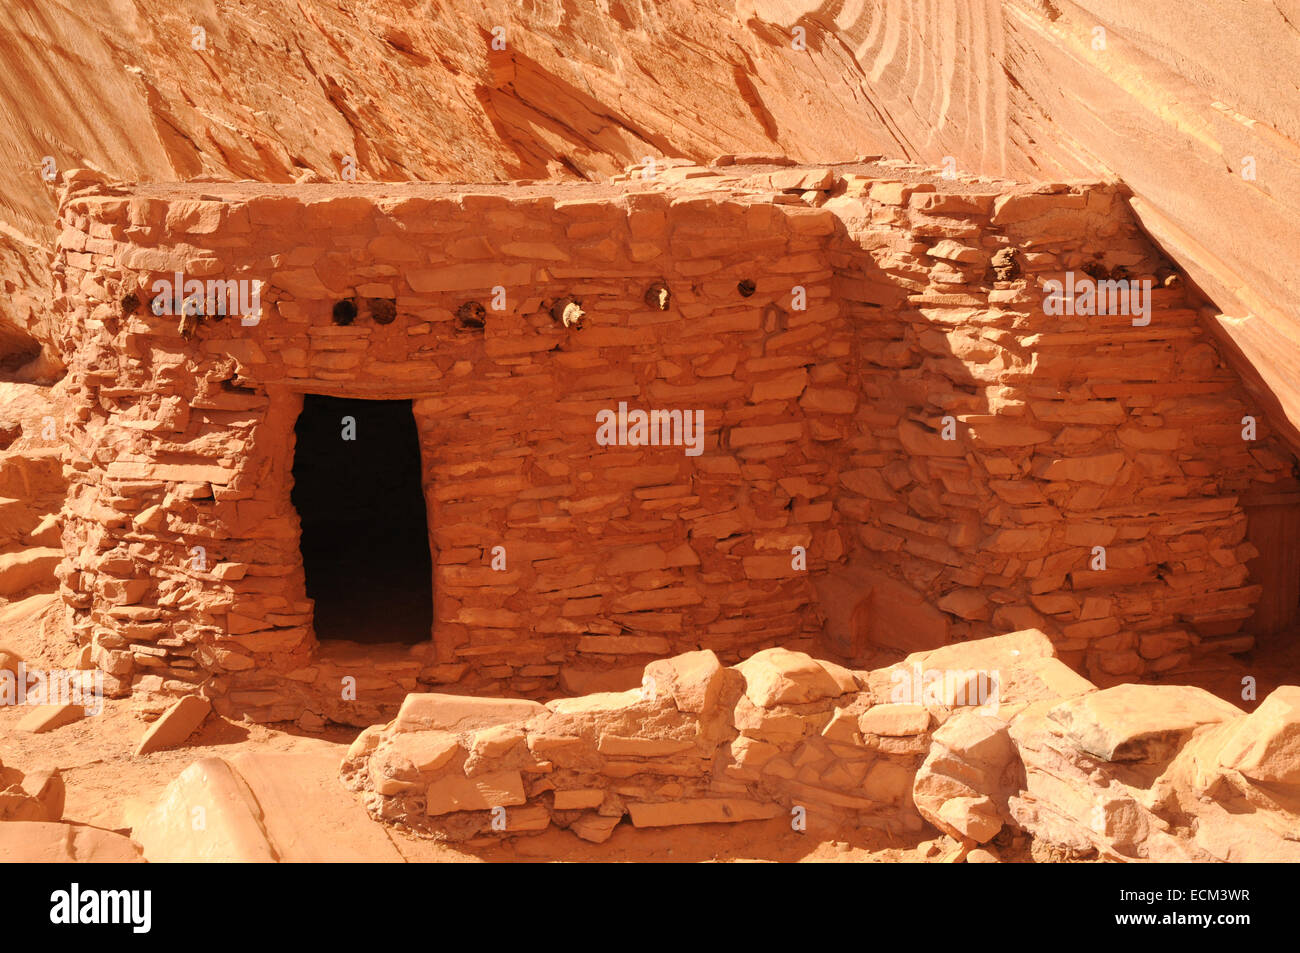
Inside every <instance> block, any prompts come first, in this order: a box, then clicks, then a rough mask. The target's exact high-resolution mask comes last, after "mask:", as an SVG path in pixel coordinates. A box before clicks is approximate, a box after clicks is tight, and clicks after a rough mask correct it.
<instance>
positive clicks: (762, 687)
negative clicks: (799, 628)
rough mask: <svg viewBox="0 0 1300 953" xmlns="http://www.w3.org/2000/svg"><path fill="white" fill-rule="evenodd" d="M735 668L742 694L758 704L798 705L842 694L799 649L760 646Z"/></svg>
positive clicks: (836, 684)
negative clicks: (741, 680) (742, 683)
mask: <svg viewBox="0 0 1300 953" xmlns="http://www.w3.org/2000/svg"><path fill="white" fill-rule="evenodd" d="M736 668H737V670H739V671H740V673H741V674H742V675H744V676H745V695H746V696H747V697H748V698H749V700H750V701H751V702H753V703H754V704H755V705H756V706H758V707H759V708H771V707H772V706H774V705H799V704H804V703H806V702H812V701H819V700H821V699H823V698H837V697H839V695H841V694H842V690H841V688H840V686H839V684H838V683H837V682H836V681H835V679H834V678H832V677H831V675H830V674H829V673H828V672H827V671H826V669H824V668H822V666H821V665H820V664H818V662H817V661H816V659H814V658H812V657H811V656H810V655H806V654H805V653H803V652H791V651H790V650H789V649H782V648H772V649H764V650H763V651H761V652H756V653H754V654H753V655H751V656H750V657H749V658H747V659H745V661H743V662H741V663H740V664H739V665H737V666H736Z"/></svg>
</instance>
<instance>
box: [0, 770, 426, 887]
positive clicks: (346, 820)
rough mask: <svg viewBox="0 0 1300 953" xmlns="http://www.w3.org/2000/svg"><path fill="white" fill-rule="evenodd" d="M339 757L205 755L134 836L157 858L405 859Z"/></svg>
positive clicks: (245, 860)
mask: <svg viewBox="0 0 1300 953" xmlns="http://www.w3.org/2000/svg"><path fill="white" fill-rule="evenodd" d="M338 759H339V753H338V750H337V749H333V748H330V749H325V750H322V751H320V752H310V753H281V752H275V753H270V752H268V753H244V754H240V755H237V756H235V757H234V758H233V759H231V760H230V761H229V762H227V761H225V760H223V759H220V758H202V759H200V760H198V761H196V762H194V763H193V764H191V765H190V766H189V767H188V768H186V769H185V770H184V771H183V772H182V773H181V774H180V775H179V776H178V777H177V778H176V780H174V781H173V782H172V783H171V784H170V785H168V787H167V789H166V790H165V791H164V792H163V794H162V796H161V797H160V798H159V800H158V802H157V803H156V804H155V805H154V806H153V808H152V809H151V810H150V811H149V813H148V814H147V815H146V817H145V818H144V819H143V821H142V822H141V824H140V825H139V826H137V827H136V828H135V830H134V831H133V836H134V837H135V839H136V840H137V841H138V842H139V843H140V845H141V846H142V847H143V850H144V856H145V857H146V858H147V859H148V860H149V861H150V862H152V863H157V862H168V861H182V862H192V861H233V862H241V863H256V862H270V861H282V862H304V863H305V862H326V861H329V862H339V861H362V862H380V863H384V862H400V861H401V859H402V858H401V855H400V854H399V853H398V852H397V849H396V848H395V847H394V846H393V843H392V841H391V840H389V838H388V835H387V834H386V833H385V832H384V831H383V829H382V828H381V827H379V826H378V825H374V824H369V823H365V822H364V818H365V814H364V812H363V811H362V810H361V808H360V806H359V805H357V803H356V802H355V801H354V800H353V799H352V797H351V796H350V795H349V794H348V792H347V791H345V790H344V789H343V788H342V787H340V786H339V784H338ZM196 810H197V811H201V812H202V818H203V821H204V824H203V826H202V827H201V828H196V827H195V824H194V821H195V817H196V814H195V812H196ZM0 827H3V825H0Z"/></svg>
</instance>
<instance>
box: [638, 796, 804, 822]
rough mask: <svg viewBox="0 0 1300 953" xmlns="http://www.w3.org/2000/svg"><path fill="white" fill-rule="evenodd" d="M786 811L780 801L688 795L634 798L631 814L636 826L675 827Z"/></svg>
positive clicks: (745, 819) (773, 814) (756, 817)
mask: <svg viewBox="0 0 1300 953" xmlns="http://www.w3.org/2000/svg"><path fill="white" fill-rule="evenodd" d="M784 813H785V811H784V810H783V809H782V807H781V806H780V805H779V804H764V803H762V802H759V801H746V800H742V799H739V798H689V799H686V800H681V801H663V802H659V803H648V802H635V803H632V804H629V805H628V814H629V815H631V818H632V823H633V825H635V826H636V827H675V826H678V825H681V824H734V823H736V822H738V821H756V820H765V819H767V818H770V817H777V816H778V815H781V814H784Z"/></svg>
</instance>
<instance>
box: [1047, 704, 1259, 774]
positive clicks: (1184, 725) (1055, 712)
mask: <svg viewBox="0 0 1300 953" xmlns="http://www.w3.org/2000/svg"><path fill="white" fill-rule="evenodd" d="M1242 714H1243V712H1242V711H1241V709H1239V708H1237V707H1236V706H1234V705H1230V704H1228V703H1227V702H1225V701H1222V700H1221V699H1219V698H1216V697H1215V696H1214V695H1211V694H1210V693H1209V692H1207V691H1205V690H1204V689H1202V688H1195V687H1192V686H1189V685H1116V686H1115V687H1114V688H1108V689H1105V690H1103V691H1098V692H1092V693H1090V694H1087V695H1082V696H1079V697H1078V698H1075V699H1071V700H1069V701H1066V702H1062V703H1061V704H1060V705H1057V706H1056V707H1055V708H1053V709H1052V710H1051V712H1050V713H1049V714H1048V717H1049V718H1051V719H1052V720H1053V721H1055V722H1056V723H1057V724H1059V725H1060V726H1061V727H1062V729H1063V730H1064V731H1065V732H1066V734H1067V736H1068V737H1069V738H1070V739H1071V740H1072V741H1073V742H1074V743H1075V744H1077V745H1078V746H1079V747H1080V748H1081V749H1082V750H1084V751H1086V752H1088V753H1089V754H1091V755H1093V756H1094V757H1096V758H1100V759H1101V760H1102V761H1142V762H1148V763H1152V764H1158V763H1161V762H1163V761H1166V760H1168V759H1169V758H1170V757H1171V756H1172V755H1173V754H1174V753H1175V752H1176V751H1177V750H1178V748H1180V747H1181V746H1182V743H1183V742H1184V741H1186V739H1187V737H1188V735H1190V734H1191V733H1192V732H1193V731H1194V730H1195V729H1197V728H1199V727H1200V726H1201V725H1209V724H1217V723H1218V722H1221V721H1226V720H1228V719H1232V718H1239V717H1240V716H1241V715H1242Z"/></svg>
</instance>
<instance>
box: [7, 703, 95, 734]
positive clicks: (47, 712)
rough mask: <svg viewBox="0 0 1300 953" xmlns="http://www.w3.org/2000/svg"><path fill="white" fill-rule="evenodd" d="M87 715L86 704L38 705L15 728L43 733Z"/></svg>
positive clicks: (33, 732)
mask: <svg viewBox="0 0 1300 953" xmlns="http://www.w3.org/2000/svg"><path fill="white" fill-rule="evenodd" d="M85 717H86V709H85V706H84V705H37V706H36V707H35V708H33V709H32V710H31V711H30V712H28V713H27V714H26V715H24V716H23V718H22V720H21V721H20V722H18V724H17V725H16V726H15V728H16V729H17V730H18V731H30V732H32V734H42V733H44V732H47V731H54V730H55V729H57V728H62V727H63V726H64V725H70V724H72V723H73V722H76V721H80V720H81V719H83V718H85Z"/></svg>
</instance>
